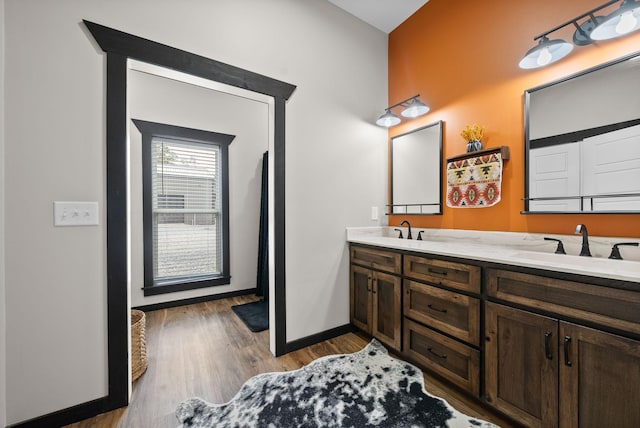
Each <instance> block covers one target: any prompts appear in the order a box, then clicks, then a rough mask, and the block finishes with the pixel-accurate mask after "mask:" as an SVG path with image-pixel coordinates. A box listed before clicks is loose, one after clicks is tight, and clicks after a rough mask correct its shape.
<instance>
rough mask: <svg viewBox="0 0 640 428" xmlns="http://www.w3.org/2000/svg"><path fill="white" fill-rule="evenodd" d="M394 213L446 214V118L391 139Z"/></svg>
mask: <svg viewBox="0 0 640 428" xmlns="http://www.w3.org/2000/svg"><path fill="white" fill-rule="evenodd" d="M390 201H391V203H390V205H389V213H390V214H414V215H421V214H422V215H428V214H430V215H434V214H442V121H439V122H436V123H432V124H431V125H427V126H424V127H421V128H418V129H415V130H413V131H411V132H407V133H405V134H402V135H398V136H395V137H393V138H392V139H391V199H390Z"/></svg>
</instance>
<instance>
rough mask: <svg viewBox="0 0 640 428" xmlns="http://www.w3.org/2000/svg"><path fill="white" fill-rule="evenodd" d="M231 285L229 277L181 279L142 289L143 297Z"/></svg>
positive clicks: (158, 283)
mask: <svg viewBox="0 0 640 428" xmlns="http://www.w3.org/2000/svg"><path fill="white" fill-rule="evenodd" d="M230 283H231V277H230V276H216V277H206V278H203V279H194V278H182V279H179V280H165V281H159V282H156V283H155V284H153V285H149V286H145V287H143V288H142V290H143V291H144V295H145V296H155V295H158V294H167V293H176V292H178V291H187V290H196V289H198V288H206V287H215V286H218V285H228V284H230Z"/></svg>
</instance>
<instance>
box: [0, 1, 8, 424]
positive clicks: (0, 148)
mask: <svg viewBox="0 0 640 428" xmlns="http://www.w3.org/2000/svg"><path fill="white" fill-rule="evenodd" d="M0 27H2V28H4V0H0ZM4 129H5V128H4V31H0V130H2V131H0V236H4V159H5V157H4ZM5 314H6V305H5V286H4V239H2V238H0V427H3V426H5V425H6V423H7V396H6V368H7V364H6V363H7V358H6V357H7V354H6V346H5V341H6V317H5Z"/></svg>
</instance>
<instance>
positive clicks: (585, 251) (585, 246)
mask: <svg viewBox="0 0 640 428" xmlns="http://www.w3.org/2000/svg"><path fill="white" fill-rule="evenodd" d="M574 233H575V234H576V235H577V234H579V233H582V249H581V250H580V255H581V256H587V257H591V251H589V235H588V234H587V226H585V225H584V224H579V225H577V226H576V231H575V232H574Z"/></svg>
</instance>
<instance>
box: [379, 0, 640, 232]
mask: <svg viewBox="0 0 640 428" xmlns="http://www.w3.org/2000/svg"><path fill="white" fill-rule="evenodd" d="M603 3H604V1H603V0H564V1H561V2H559V1H557V0H536V1H513V0H491V1H490V2H486V1H478V0H455V1H451V0H430V1H429V2H428V3H427V4H425V5H424V6H423V7H422V8H421V9H419V10H418V11H417V12H416V13H415V14H414V15H412V16H411V17H410V18H409V19H408V20H407V21H405V22H404V23H403V24H401V25H400V26H399V27H398V28H396V29H395V30H394V31H393V32H392V33H391V34H390V35H389V105H392V104H395V103H396V102H399V101H402V100H404V99H406V98H408V97H410V96H413V95H415V94H417V93H419V94H421V96H420V98H421V100H422V101H424V102H425V103H426V104H427V105H429V106H430V107H431V111H430V112H429V113H428V114H427V115H425V116H423V117H420V118H418V119H414V120H412V121H408V122H403V123H402V124H401V125H399V126H397V127H394V128H391V129H390V131H389V137H390V138H391V137H393V136H395V135H399V134H402V133H404V132H408V131H410V130H411V129H414V128H418V127H420V126H424V125H426V124H429V123H432V122H435V121H437V120H443V121H444V135H443V147H444V157H445V158H447V157H451V156H455V155H458V154H462V153H464V152H465V150H466V142H465V141H463V139H462V137H460V135H459V133H460V131H461V130H462V129H463V128H464V126H465V125H466V124H474V123H477V124H479V125H483V126H484V127H485V129H486V130H485V138H484V141H483V144H484V147H485V148H489V147H494V146H502V145H504V146H509V148H510V151H511V159H510V160H508V161H505V163H504V170H503V178H502V200H501V201H500V203H498V204H497V205H495V206H493V207H489V208H469V209H464V208H449V207H447V206H446V204H445V206H444V207H443V215H441V216H406V217H404V216H399V215H394V216H389V224H390V225H398V224H399V223H400V221H402V220H403V219H405V218H407V219H409V220H410V221H411V224H412V225H413V226H417V227H425V228H447V229H472V230H497V231H512V232H532V233H558V234H572V233H573V230H574V229H575V226H576V224H578V223H584V224H586V225H587V226H588V228H589V232H590V234H592V235H599V236H625V237H640V214H614V215H612V214H606V215H605V214H578V215H574V214H561V215H551V214H535V215H532V214H529V215H523V214H520V211H521V210H522V209H523V207H524V204H523V200H522V198H523V197H524V107H523V93H524V91H525V90H526V89H529V88H533V87H535V86H539V85H542V84H545V83H548V82H551V81H554V80H557V79H559V78H561V77H564V76H567V75H570V74H573V73H576V72H579V71H582V70H584V69H587V68H590V67H593V66H595V65H598V64H601V63H604V62H607V61H610V60H613V59H616V58H619V57H622V56H624V55H627V54H630V53H633V52H636V51H638V50H640V32H636V33H634V34H631V35H628V36H626V37H623V38H622V39H618V40H610V41H603V42H599V43H597V44H592V45H588V46H583V47H579V46H577V47H575V48H574V50H573V52H572V53H571V54H570V55H569V56H568V57H566V58H565V59H563V60H561V61H559V62H557V63H555V64H552V65H550V66H548V67H546V68H543V69H538V70H522V69H520V68H519V67H518V62H519V61H520V59H521V58H522V56H523V55H524V53H525V52H526V51H527V50H528V49H530V48H532V47H533V46H534V45H535V43H534V41H533V37H535V36H536V35H538V34H540V33H542V32H545V31H548V30H550V29H551V28H553V27H555V26H557V25H559V24H561V23H563V22H565V21H567V20H569V19H573V18H575V17H576V16H579V15H581V14H582V13H584V12H586V11H587V10H589V9H590V8H594V7H597V6H599V5H601V4H603ZM616 8H617V5H614V6H612V7H609V8H607V9H605V10H604V11H603V13H599V14H598V15H604V14H606V13H609V12H610V11H613V10H615V9H616ZM574 30H575V27H573V26H572V25H570V26H567V27H565V28H563V29H561V30H559V31H556V32H555V33H553V34H551V35H550V38H552V39H555V38H563V39H565V40H568V41H571V38H572V36H573V32H574ZM630 90H631V91H633V93H634V94H635V95H634V96H637V94H638V91H639V90H640V88H633V89H630ZM445 162H446V161H445ZM443 170H444V166H443ZM443 185H444V187H443V189H442V191H443V202H444V195H446V177H443Z"/></svg>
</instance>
